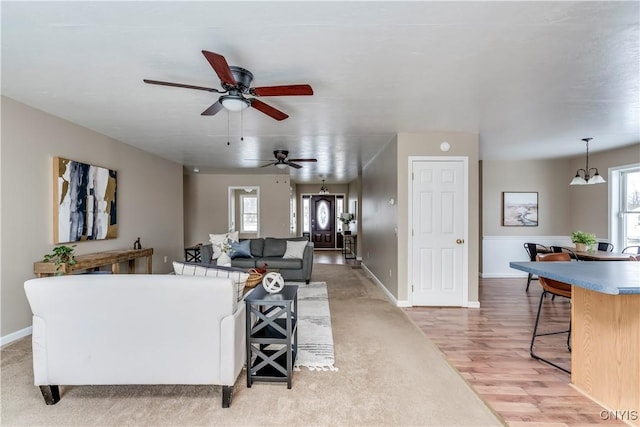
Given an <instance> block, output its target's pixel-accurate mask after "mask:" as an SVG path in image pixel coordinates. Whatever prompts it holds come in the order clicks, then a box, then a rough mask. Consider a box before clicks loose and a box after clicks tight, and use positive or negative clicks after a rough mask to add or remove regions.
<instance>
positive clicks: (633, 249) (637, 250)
mask: <svg viewBox="0 0 640 427" xmlns="http://www.w3.org/2000/svg"><path fill="white" fill-rule="evenodd" d="M622 253H623V254H640V246H627V247H626V248H624V249H623V250H622Z"/></svg>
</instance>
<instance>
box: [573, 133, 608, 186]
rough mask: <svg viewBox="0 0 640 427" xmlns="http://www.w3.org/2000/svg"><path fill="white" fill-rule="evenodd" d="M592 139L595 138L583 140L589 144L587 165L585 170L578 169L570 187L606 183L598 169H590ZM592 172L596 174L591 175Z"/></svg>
mask: <svg viewBox="0 0 640 427" xmlns="http://www.w3.org/2000/svg"><path fill="white" fill-rule="evenodd" d="M592 139H593V138H582V140H583V141H584V142H585V143H586V144H587V165H586V166H585V168H584V169H578V170H577V171H576V176H575V177H574V178H573V180H571V182H570V183H569V185H591V184H602V183H603V182H606V181H605V180H604V178H603V177H602V176H600V174H599V173H598V168H589V141H591V140H592ZM591 171H594V172H595V173H594V174H593V175H591Z"/></svg>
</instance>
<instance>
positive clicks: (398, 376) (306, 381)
mask: <svg viewBox="0 0 640 427" xmlns="http://www.w3.org/2000/svg"><path fill="white" fill-rule="evenodd" d="M312 280H314V281H325V282H327V284H328V290H329V303H330V307H331V316H332V324H333V335H334V342H335V358H336V367H338V368H339V371H337V372H331V371H326V372H325V371H309V370H306V369H302V370H301V371H298V372H295V373H294V377H293V388H292V389H291V390H287V388H286V385H284V384H279V383H256V384H254V385H253V387H252V388H250V389H248V388H247V387H246V382H245V381H246V380H245V376H244V375H245V372H244V371H243V372H242V373H241V374H240V377H239V378H238V381H237V383H236V386H235V391H234V397H233V402H232V404H231V408H229V409H222V408H221V391H220V388H219V387H214V386H82V387H80V386H73V387H61V393H62V399H61V401H60V402H59V403H58V404H57V405H55V406H46V405H45V404H44V401H43V399H42V396H41V394H40V391H39V389H38V388H37V387H35V386H34V385H33V373H32V365H31V364H32V362H31V348H30V344H31V341H30V338H26V339H22V340H19V341H17V342H15V343H12V344H10V345H8V346H5V347H4V348H2V351H1V357H2V371H1V375H2V376H1V381H2V384H1V392H2V396H1V403H2V408H1V416H2V418H1V420H0V424H1V425H3V426H8V425H23V426H35V425H82V426H88V425H100V426H120V425H158V426H164V425H184V426H187V425H188V426H196V425H294V426H312V425H332V426H334V425H354V426H356V425H384V426H387V425H389V426H391V425H403V426H404V425H406V426H409V425H410V426H419V425H424V426H427V425H429V426H435V425H437V426H488V425H502V422H501V421H500V419H499V418H498V417H497V416H495V415H494V414H493V412H492V411H491V410H490V409H489V408H488V407H487V406H486V405H485V404H484V403H483V402H482V401H481V400H480V398H479V397H478V396H477V395H476V393H475V392H474V391H473V390H472V389H471V388H470V387H469V386H468V384H467V383H466V382H465V381H464V380H463V379H462V378H461V377H460V375H459V374H458V373H457V371H455V370H454V369H453V368H451V367H450V365H449V364H448V363H447V362H446V361H445V359H444V358H443V357H442V355H441V354H440V352H439V351H438V349H437V348H436V347H435V346H434V345H433V344H431V342H430V341H429V340H428V339H427V338H425V337H424V335H423V334H422V332H421V331H419V330H418V329H417V327H415V326H414V325H413V323H411V322H410V321H409V320H408V318H407V317H406V315H405V314H404V313H403V312H402V310H400V309H398V308H396V307H394V306H393V305H392V304H391V303H389V301H388V300H387V299H386V298H385V296H384V294H383V292H382V291H381V290H380V289H379V288H377V287H376V286H375V284H373V282H371V280H369V279H368V278H366V276H365V274H364V272H363V271H362V270H359V269H352V268H350V267H349V266H344V265H342V266H339V265H323V264H315V265H314V271H313V277H312Z"/></svg>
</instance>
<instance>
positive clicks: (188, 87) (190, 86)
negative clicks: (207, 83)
mask: <svg viewBox="0 0 640 427" xmlns="http://www.w3.org/2000/svg"><path fill="white" fill-rule="evenodd" d="M142 81H143V82H145V83H149V84H150V85H160V86H172V87H184V88H187V89H198V90H206V91H207V92H217V93H224V92H222V91H221V90H218V89H214V88H211V87H202V86H193V85H185V84H182V83H171V82H161V81H159V80H149V79H142Z"/></svg>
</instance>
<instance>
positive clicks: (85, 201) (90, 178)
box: [53, 157, 118, 244]
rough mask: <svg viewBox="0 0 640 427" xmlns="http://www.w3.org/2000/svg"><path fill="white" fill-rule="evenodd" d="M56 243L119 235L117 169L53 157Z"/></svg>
mask: <svg viewBox="0 0 640 427" xmlns="http://www.w3.org/2000/svg"><path fill="white" fill-rule="evenodd" d="M53 178H54V185H53V199H54V207H53V219H54V223H53V241H54V243H56V244H58V243H66V242H78V241H82V240H103V239H114V238H116V237H118V215H117V213H118V209H117V204H116V195H117V183H118V175H117V172H116V171H115V170H111V169H107V168H102V167H99V166H94V165H89V164H86V163H81V162H77V161H74V160H69V159H64V158H62V157H54V158H53Z"/></svg>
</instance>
